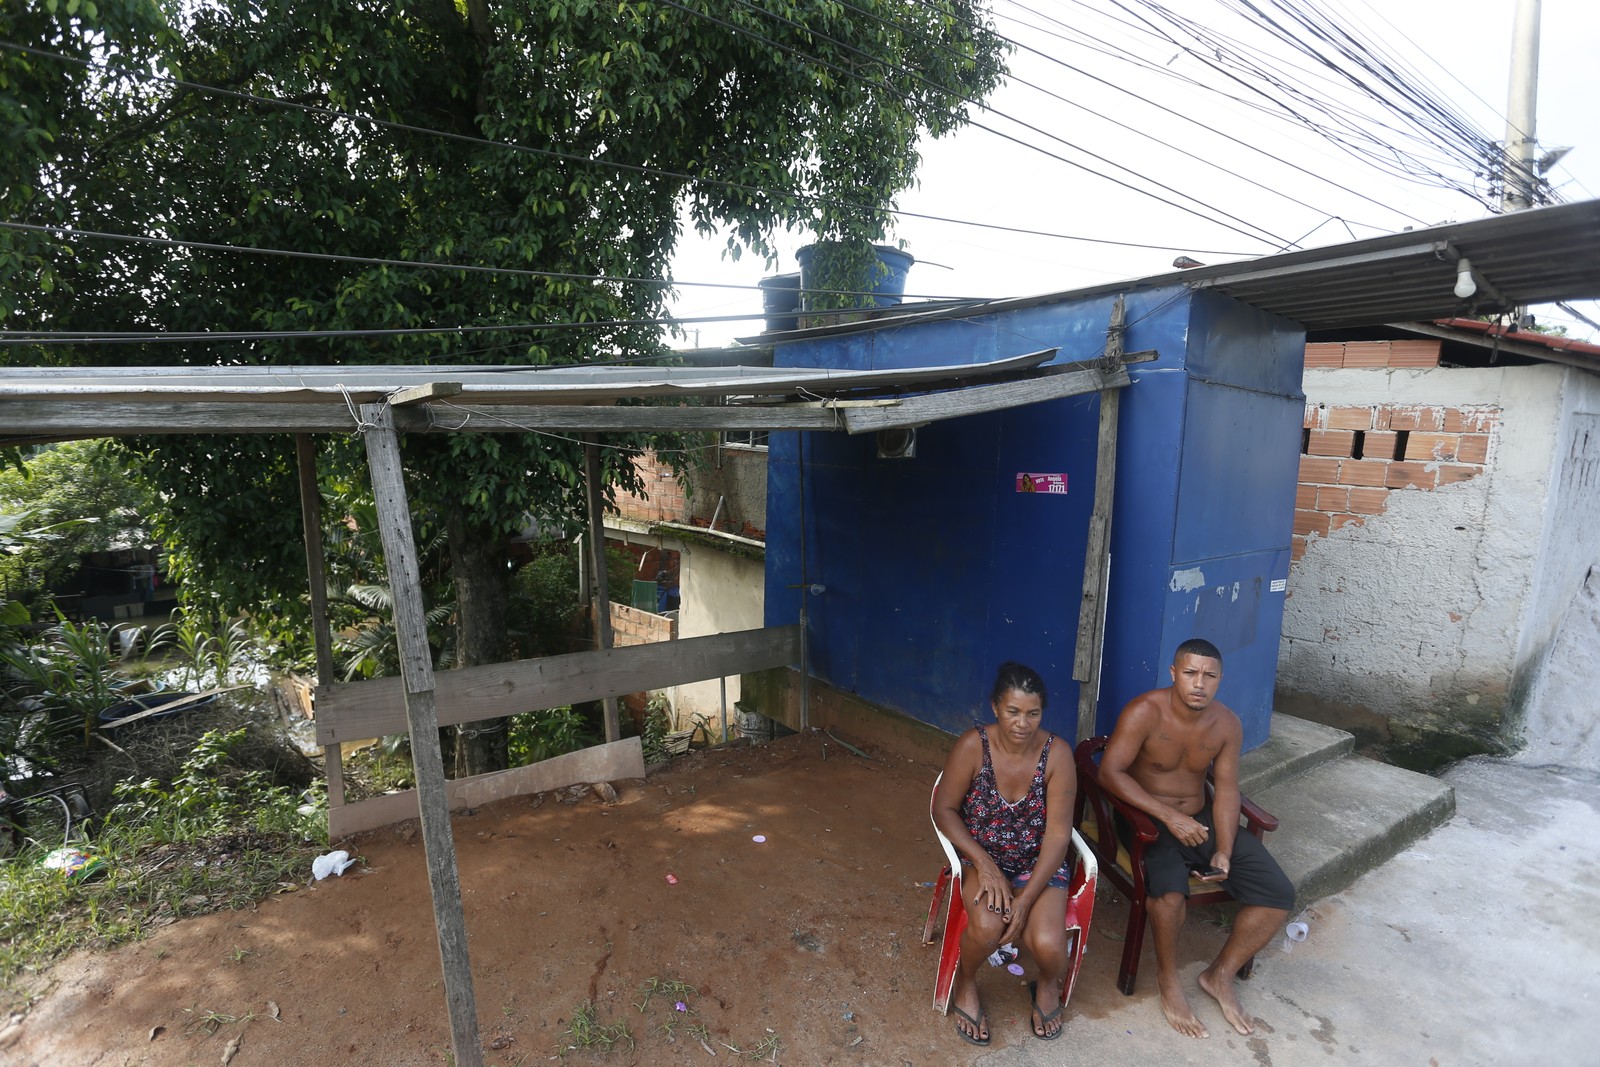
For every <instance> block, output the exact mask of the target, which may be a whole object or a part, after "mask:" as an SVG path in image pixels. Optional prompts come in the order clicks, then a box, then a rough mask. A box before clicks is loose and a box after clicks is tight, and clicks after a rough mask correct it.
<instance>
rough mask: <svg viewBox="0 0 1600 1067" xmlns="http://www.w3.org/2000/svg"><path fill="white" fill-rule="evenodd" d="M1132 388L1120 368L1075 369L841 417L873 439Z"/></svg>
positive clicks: (854, 411)
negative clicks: (890, 432)
mask: <svg viewBox="0 0 1600 1067" xmlns="http://www.w3.org/2000/svg"><path fill="white" fill-rule="evenodd" d="M1127 384H1128V371H1127V369H1126V368H1125V367H1123V366H1122V365H1121V364H1120V362H1119V363H1117V364H1115V365H1112V366H1109V367H1106V368H1102V367H1075V368H1072V369H1063V370H1062V371H1060V372H1059V373H1041V374H1040V375H1039V376H1038V377H1033V378H1026V379H1023V380H1021V381H1015V382H1001V383H999V384H998V385H972V386H968V387H967V388H965V389H958V390H953V391H951V392H947V393H928V394H925V395H922V396H908V397H902V398H901V400H900V403H899V405H898V406H896V407H892V408H877V409H873V408H869V409H860V408H849V409H842V410H841V411H840V412H839V417H840V419H841V420H842V421H843V422H844V428H845V432H847V433H852V434H857V433H872V432H874V431H877V430H891V429H896V428H899V427H905V426H921V425H923V424H925V423H929V422H938V421H939V420H941V419H952V418H960V417H961V416H964V415H977V414H981V413H983V412H986V411H1003V410H1005V409H1007V408H1014V407H1021V406H1023V405H1025V404H1037V403H1039V402H1040V401H1044V400H1058V399H1060V398H1062V397H1067V396H1079V395H1081V394H1083V393H1093V392H1105V391H1107V390H1116V389H1119V388H1121V387H1122V386H1124V385H1127Z"/></svg>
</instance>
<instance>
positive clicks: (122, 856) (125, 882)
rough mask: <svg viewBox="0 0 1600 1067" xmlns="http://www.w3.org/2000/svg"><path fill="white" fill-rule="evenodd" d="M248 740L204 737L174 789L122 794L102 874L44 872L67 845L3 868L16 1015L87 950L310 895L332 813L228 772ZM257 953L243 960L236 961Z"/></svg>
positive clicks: (28, 854) (1, 945)
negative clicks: (280, 898) (37, 979)
mask: <svg viewBox="0 0 1600 1067" xmlns="http://www.w3.org/2000/svg"><path fill="white" fill-rule="evenodd" d="M243 736H244V731H243V730H237V731H233V732H229V733H222V732H219V731H213V732H211V733H208V734H206V735H204V736H203V737H202V738H201V739H200V741H199V742H198V743H197V744H196V746H195V749H194V752H193V753H192V754H191V755H190V757H189V758H188V759H187V760H186V761H185V763H184V764H183V767H182V769H181V771H180V772H179V773H178V775H177V776H176V777H175V778H174V779H173V781H172V782H170V783H163V782H159V781H156V780H153V779H147V780H145V781H142V782H137V783H130V784H127V785H125V786H123V787H121V788H120V789H119V800H120V803H119V804H118V806H117V807H116V808H114V809H113V810H112V812H111V814H110V815H108V816H107V818H106V820H105V822H104V823H103V824H102V825H101V826H100V827H99V828H98V829H97V830H96V833H95V836H94V840H93V841H92V843H90V844H88V845H87V846H83V847H85V848H86V850H87V851H89V852H91V853H92V854H93V855H95V856H97V857H98V858H99V859H100V861H101V863H102V865H103V866H102V868H101V870H102V872H103V873H100V874H98V875H96V876H94V877H92V878H90V879H89V880H86V881H76V880H74V879H72V878H69V877H68V876H67V875H66V874H64V873H63V872H61V871H58V870H53V869H50V868H47V867H43V866H41V865H40V862H39V861H40V860H42V859H43V858H44V856H45V855H46V854H47V853H48V852H49V851H51V850H52V849H53V848H55V847H57V844H56V843H55V842H51V843H48V844H33V845H29V846H28V847H27V848H25V849H24V850H23V851H22V852H20V853H18V854H17V855H16V856H15V857H13V858H11V859H10V860H8V861H6V862H4V863H0V1000H3V1001H4V1002H5V1006H7V1007H11V1008H15V1007H18V1006H20V1005H22V1004H25V1003H26V1002H27V1000H28V999H29V997H30V995H31V991H30V989H29V988H28V985H29V983H28V981H27V979H28V978H29V976H31V975H33V974H35V973H37V972H38V971H39V970H40V969H42V968H43V967H45V966H46V965H47V964H49V963H50V962H51V961H52V960H54V959H56V958H57V957H59V956H61V955H63V954H65V953H67V952H71V951H73V950H74V949H79V948H109V947H111V946H113V945H117V944H121V943H124V942H127V941H134V940H137V939H139V938H141V937H143V936H144V935H145V934H146V933H147V932H149V931H150V930H151V929H154V928H156V927H159V926H163V925H166V924H168V923H171V922H175V921H177V920H178V919H183V918H188V917H190V916H195V915H204V914H207V913H210V912H213V911H223V910H230V909H238V908H245V907H249V906H250V905H252V904H253V903H255V902H256V901H257V900H260V899H261V898H263V897H266V896H270V895H271V894H273V893H276V892H282V891H284V890H285V889H292V888H298V887H299V884H300V881H301V879H302V878H303V877H304V872H305V871H306V870H307V869H308V868H309V866H310V862H311V859H312V858H313V857H314V856H316V855H317V854H318V853H319V852H321V851H322V846H323V844H324V843H325V842H326V840H327V816H326V812H325V810H324V809H323V808H322V807H321V806H320V805H315V806H313V808H312V810H310V811H309V812H301V811H300V810H299V808H300V807H301V801H300V797H299V796H298V795H297V794H295V793H293V792H292V791H290V790H288V789H286V788H284V787H282V786H275V785H272V784H270V783H269V782H268V781H267V780H266V778H265V776H264V775H263V774H261V773H260V772H255V771H237V770H235V769H233V768H231V767H230V766H228V760H227V757H228V753H229V751H230V749H231V748H232V747H233V746H234V745H237V744H238V743H239V742H240V741H241V740H242V739H243ZM246 955H248V953H247V952H244V951H243V950H240V954H239V955H238V956H237V958H236V962H242V960H243V959H244V958H245V956H246Z"/></svg>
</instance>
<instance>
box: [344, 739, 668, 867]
mask: <svg viewBox="0 0 1600 1067" xmlns="http://www.w3.org/2000/svg"><path fill="white" fill-rule="evenodd" d="M643 777H644V748H643V747H642V746H641V745H640V743H639V739H638V738H637V737H629V738H626V739H624V740H621V741H613V742H611V743H609V744H603V745H595V746H593V747H591V748H585V749H580V750H579V751H577V752H568V753H566V754H565V755H562V756H555V757H553V758H551V759H547V760H544V761H542V762H539V763H531V764H529V765H528V766H526V767H513V768H511V769H510V770H506V771H493V772H491V773H489V774H475V775H473V776H472V777H470V778H457V779H456V780H455V781H453V782H447V783H446V784H445V791H446V793H447V795H448V796H449V798H450V810H451V811H460V810H461V809H462V808H476V807H480V806H481V805H484V804H489V803H492V802H494V801H496V800H504V799H506V798H507V797H516V796H527V795H528V794H530V793H547V792H549V791H550V790H552V789H562V788H565V787H566V786H569V785H578V784H580V783H584V782H617V781H622V780H623V779H626V778H643ZM417 810H418V808H417V792H416V790H414V789H407V790H405V791H403V792H399V793H385V794H384V795H383V796H379V797H372V798H371V799H369V800H362V801H358V802H357V803H355V804H347V805H345V806H344V808H343V809H342V810H340V811H338V812H331V811H330V812H329V813H328V839H329V840H330V841H337V840H339V839H340V838H344V837H349V836H350V835H351V834H359V833H362V832H363V831H366V830H374V829H377V828H378V827H380V826H388V825H390V824H392V823H397V822H399V821H401V820H402V819H414V818H416V817H417Z"/></svg>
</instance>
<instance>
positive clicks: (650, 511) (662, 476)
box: [617, 453, 689, 522]
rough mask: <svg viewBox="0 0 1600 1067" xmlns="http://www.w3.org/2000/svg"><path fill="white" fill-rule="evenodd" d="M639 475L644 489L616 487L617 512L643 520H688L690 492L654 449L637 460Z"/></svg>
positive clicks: (628, 517) (629, 517) (627, 517)
mask: <svg viewBox="0 0 1600 1067" xmlns="http://www.w3.org/2000/svg"><path fill="white" fill-rule="evenodd" d="M634 466H635V467H636V468H637V469H638V471H639V477H640V478H641V479H642V480H643V481H644V493H643V494H642V495H636V494H634V493H627V492H623V491H622V490H620V489H619V490H618V491H617V514H619V515H621V516H622V517H623V518H626V519H635V520H638V521H640V522H687V521H689V500H688V494H687V493H686V492H685V491H684V486H683V483H682V482H681V481H680V480H679V478H678V476H677V475H676V474H674V473H673V472H672V469H671V468H670V467H668V466H667V465H666V464H665V463H663V462H661V460H659V459H657V458H656V456H655V454H654V453H646V454H645V455H643V456H641V457H639V458H638V459H637V460H635V461H634Z"/></svg>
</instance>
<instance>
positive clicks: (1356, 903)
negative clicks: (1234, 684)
mask: <svg viewBox="0 0 1600 1067" xmlns="http://www.w3.org/2000/svg"><path fill="white" fill-rule="evenodd" d="M1444 777H1445V779H1446V780H1447V781H1448V782H1450V784H1452V785H1454V786H1455V788H1456V790H1457V804H1458V808H1457V814H1456V816H1455V818H1454V819H1452V820H1451V821H1450V822H1449V823H1448V824H1446V825H1445V826H1443V827H1440V828H1439V829H1438V830H1436V831H1434V832H1433V833H1432V834H1431V835H1429V836H1428V837H1426V838H1424V839H1422V840H1421V841H1419V842H1417V843H1416V844H1415V845H1413V846H1412V847H1411V848H1409V849H1407V850H1406V851H1404V852H1402V853H1401V854H1400V855H1399V856H1397V857H1395V858H1394V859H1393V860H1391V861H1389V862H1388V863H1387V864H1385V865H1384V866H1383V867H1381V868H1379V869H1378V870H1376V871H1373V872H1371V873H1369V874H1367V875H1366V876H1364V877H1363V878H1361V879H1360V880H1359V881H1358V882H1356V884H1355V885H1354V886H1352V887H1351V888H1349V889H1347V890H1345V891H1344V892H1342V893H1339V894H1336V895H1335V896H1332V897H1329V898H1327V899H1325V900H1322V901H1320V902H1318V903H1317V904H1315V905H1313V906H1312V907H1311V908H1310V909H1308V911H1307V913H1306V914H1305V915H1303V916H1298V918H1302V919H1304V920H1305V921H1307V922H1308V923H1309V924H1310V936H1309V938H1308V939H1307V940H1306V941H1305V942H1304V943H1302V944H1299V945H1296V946H1295V947H1294V949H1293V951H1292V952H1290V953H1288V954H1285V953H1284V952H1283V950H1282V947H1281V942H1279V943H1278V944H1274V945H1269V946H1268V948H1267V949H1266V950H1265V951H1264V952H1262V953H1261V955H1260V956H1259V957H1258V958H1257V970H1256V975H1255V977H1254V978H1252V979H1251V980H1249V981H1247V982H1242V983H1240V987H1239V988H1240V997H1241V999H1242V1000H1243V1002H1244V1004H1245V1007H1246V1008H1247V1009H1248V1010H1250V1011H1251V1012H1252V1013H1254V1014H1255V1015H1256V1017H1257V1018H1258V1020H1259V1022H1258V1025H1257V1030H1256V1033H1255V1034H1254V1035H1251V1036H1249V1037H1244V1036H1241V1035H1239V1034H1236V1033H1234V1032H1233V1030H1232V1029H1231V1028H1230V1027H1228V1025H1227V1024H1226V1023H1225V1022H1224V1021H1223V1019H1222V1014H1221V1012H1220V1011H1219V1010H1218V1009H1217V1006H1216V1004H1215V1002H1213V1001H1212V1000H1211V999H1210V998H1209V997H1207V996H1206V995H1205V994H1204V993H1202V992H1200V991H1199V990H1198V988H1197V987H1196V985H1195V976H1196V975H1197V974H1198V973H1199V972H1200V971H1201V970H1202V969H1203V967H1204V965H1205V963H1206V962H1207V961H1208V960H1209V959H1210V958H1211V954H1212V953H1214V952H1215V950H1216V946H1217V945H1218V944H1220V941H1221V938H1222V936H1223V931H1222V929H1221V928H1220V927H1219V926H1218V925H1217V921H1218V919H1217V916H1215V915H1213V916H1211V920H1212V921H1210V922H1207V921H1206V919H1207V916H1206V915H1205V914H1204V913H1203V910H1202V909H1196V911H1195V912H1194V913H1192V914H1191V916H1190V919H1189V923H1188V928H1187V929H1186V930H1185V932H1184V938H1183V941H1182V943H1181V946H1180V951H1181V952H1182V954H1183V959H1184V961H1185V962H1184V964H1183V966H1182V973H1183V977H1184V981H1185V985H1186V988H1187V989H1188V990H1189V991H1190V999H1191V1003H1192V1004H1193V1005H1194V1008H1195V1012H1196V1013H1197V1014H1198V1015H1199V1017H1200V1019H1201V1021H1202V1022H1203V1023H1204V1024H1205V1025H1206V1027H1207V1028H1208V1029H1209V1030H1210V1031H1211V1036H1210V1038H1208V1039H1205V1040H1195V1039H1191V1038H1185V1037H1182V1036H1180V1035H1179V1034H1178V1033H1176V1032H1175V1031H1173V1030H1172V1029H1170V1028H1169V1027H1168V1026H1167V1024H1166V1021H1165V1019H1164V1018H1163V1017H1162V1015H1161V1008H1160V1001H1159V999H1158V997H1157V996H1156V991H1155V957H1154V954H1153V949H1152V948H1151V946H1150V942H1149V939H1148V938H1146V943H1145V950H1144V956H1143V962H1142V964H1141V967H1140V972H1139V979H1138V989H1137V990H1136V992H1135V994H1134V996H1132V997H1124V996H1122V995H1121V994H1120V993H1118V992H1117V991H1116V989H1115V985H1114V975H1115V969H1116V964H1117V958H1118V956H1119V955H1120V953H1121V944H1120V943H1119V942H1118V941H1117V940H1116V938H1119V937H1120V935H1121V931H1122V926H1123V924H1124V923H1125V922H1126V921H1127V910H1126V905H1125V904H1121V903H1120V902H1117V903H1106V904H1104V905H1103V906H1101V907H1099V909H1098V910H1097V913H1096V916H1095V920H1096V921H1095V929H1094V931H1093V932H1092V933H1091V935H1090V938H1091V940H1090V943H1089V944H1090V955H1089V957H1088V959H1087V960H1086V963H1085V967H1084V971H1083V974H1082V975H1081V977H1080V980H1079V986H1078V989H1077V991H1075V992H1074V994H1073V999H1072V1004H1071V1006H1070V1007H1069V1009H1068V1012H1067V1015H1068V1019H1067V1025H1066V1032H1065V1033H1064V1034H1063V1035H1062V1037H1061V1039H1060V1040H1058V1041H1054V1042H1043V1041H1038V1040H1035V1039H1033V1038H1032V1037H1031V1036H1030V1035H1029V1033H1028V1031H1027V1005H1026V997H1027V994H1026V991H1025V988H1020V987H1019V988H1012V986H1013V984H1014V983H1013V982H1012V981H1007V978H1008V976H1006V975H1004V974H1003V972H998V971H996V972H991V973H989V974H986V975H984V976H982V978H981V979H980V990H981V992H982V994H983V997H984V1003H985V1008H986V1010H988V1012H989V1014H990V1019H991V1029H992V1030H993V1031H994V1034H995V1048H994V1051H991V1052H989V1053H987V1054H983V1055H981V1056H980V1057H979V1058H977V1059H975V1060H974V1061H973V1062H975V1063H977V1064H979V1065H981V1067H1042V1065H1045V1064H1050V1065H1052V1067H1054V1065H1059V1064H1079V1063H1081V1064H1096V1065H1102V1064H1124V1063H1126V1064H1142V1065H1165V1064H1195V1065H1198V1067H1209V1065H1213V1064H1239V1063H1246V1064H1251V1063H1253V1064H1256V1065H1259V1067H1302V1065H1316V1067H1324V1065H1326V1064H1330V1063H1337V1064H1340V1065H1341V1067H1342V1065H1345V1064H1372V1065H1374V1067H1380V1065H1381V1067H1396V1065H1408V1064H1415V1065H1417V1067H1474V1065H1480V1064H1482V1065H1489V1064H1550V1065H1569V1064H1570V1065H1578V1064H1595V1063H1600V921H1597V920H1600V847H1597V845H1596V842H1600V775H1596V774H1593V773H1591V772H1587V771H1563V770H1557V769H1547V768H1537V767H1529V766H1526V765H1522V764H1518V763H1513V762H1509V761H1505V760H1489V759H1474V760H1469V761H1467V762H1465V763H1462V764H1460V765H1458V766H1456V767H1455V768H1453V769H1451V770H1450V771H1449V772H1447V773H1446V774H1445V775H1444ZM1269 841H1270V838H1269ZM985 971H988V968H985ZM946 1025H948V1024H946Z"/></svg>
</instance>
